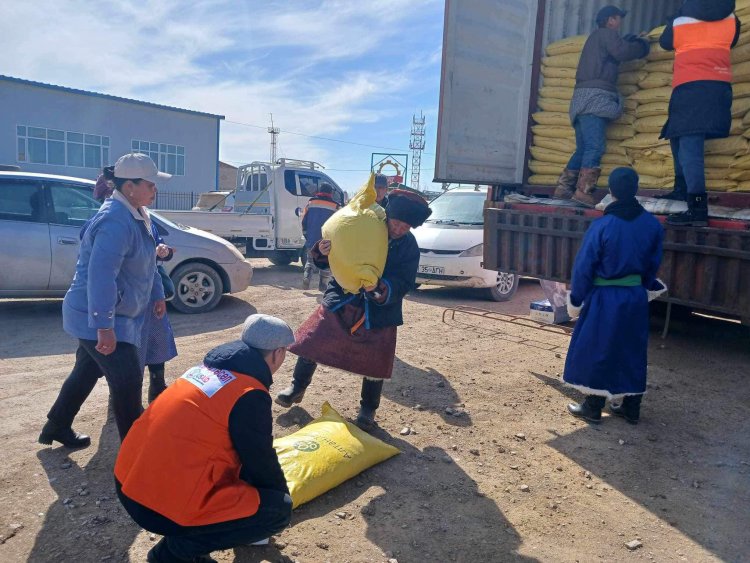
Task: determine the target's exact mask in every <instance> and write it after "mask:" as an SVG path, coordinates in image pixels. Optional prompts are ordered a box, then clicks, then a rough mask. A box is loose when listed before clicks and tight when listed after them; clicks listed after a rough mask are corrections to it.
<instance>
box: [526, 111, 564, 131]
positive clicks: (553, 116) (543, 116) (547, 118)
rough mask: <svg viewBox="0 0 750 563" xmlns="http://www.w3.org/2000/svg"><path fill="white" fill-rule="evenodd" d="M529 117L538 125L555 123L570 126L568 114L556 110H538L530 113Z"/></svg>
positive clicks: (559, 125)
mask: <svg viewBox="0 0 750 563" xmlns="http://www.w3.org/2000/svg"><path fill="white" fill-rule="evenodd" d="M531 119H533V120H534V123H538V124H539V125H555V126H558V127H570V115H568V114H567V113H562V112H556V111H538V112H536V113H533V114H531Z"/></svg>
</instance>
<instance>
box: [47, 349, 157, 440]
mask: <svg viewBox="0 0 750 563" xmlns="http://www.w3.org/2000/svg"><path fill="white" fill-rule="evenodd" d="M78 343H79V344H78V350H77V351H76V363H75V366H73V371H72V372H71V373H70V375H69V376H68V378H67V379H66V380H65V382H64V383H63V385H62V388H61V389H60V394H59V395H58V396H57V400H56V401H55V404H54V405H52V408H51V409H50V411H49V413H48V414H47V418H48V419H50V420H51V421H53V422H55V423H57V424H59V425H60V426H63V427H69V426H72V425H73V419H75V417H76V415H77V414H78V411H79V410H81V406H82V405H83V403H84V402H85V401H86V399H87V398H88V396H89V395H90V394H91V391H92V390H93V389H94V386H95V385H96V382H97V380H98V379H99V378H100V377H102V376H104V378H105V379H106V380H107V384H108V385H109V393H110V395H111V396H112V408H113V410H114V413H115V422H116V423H117V430H118V432H119V433H120V440H123V439H124V438H125V435H126V434H127V433H128V430H130V427H131V426H132V425H133V423H134V422H135V421H136V419H137V418H138V417H139V416H141V413H142V412H143V403H142V402H141V390H142V387H143V372H142V371H141V366H140V362H139V360H138V351H137V349H136V347H135V346H133V345H132V344H128V343H127V342H118V343H117V347H116V348H115V351H114V352H112V353H111V354H110V355H109V356H104V355H102V354H100V353H99V352H97V351H96V341H95V340H79V341H78Z"/></svg>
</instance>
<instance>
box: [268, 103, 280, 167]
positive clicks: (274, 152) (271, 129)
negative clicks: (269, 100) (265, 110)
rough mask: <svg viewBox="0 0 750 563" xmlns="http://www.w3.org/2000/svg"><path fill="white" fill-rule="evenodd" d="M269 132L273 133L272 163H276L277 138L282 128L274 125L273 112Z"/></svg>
mask: <svg viewBox="0 0 750 563" xmlns="http://www.w3.org/2000/svg"><path fill="white" fill-rule="evenodd" d="M268 132H269V133H270V134H271V164H276V145H277V141H276V138H277V137H278V136H279V133H281V129H279V128H278V127H274V126H273V114H271V126H270V127H269V128H268Z"/></svg>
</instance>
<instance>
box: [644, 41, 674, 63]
mask: <svg viewBox="0 0 750 563" xmlns="http://www.w3.org/2000/svg"><path fill="white" fill-rule="evenodd" d="M646 59H647V60H648V61H649V62H653V61H672V60H674V51H665V50H664V49H662V48H661V46H660V45H659V44H658V43H652V44H651V52H650V53H649V54H648V57H646Z"/></svg>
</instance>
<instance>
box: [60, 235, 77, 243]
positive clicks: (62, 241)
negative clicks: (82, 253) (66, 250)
mask: <svg viewBox="0 0 750 563" xmlns="http://www.w3.org/2000/svg"><path fill="white" fill-rule="evenodd" d="M57 244H64V245H77V244H78V239H74V238H69V237H57Z"/></svg>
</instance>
